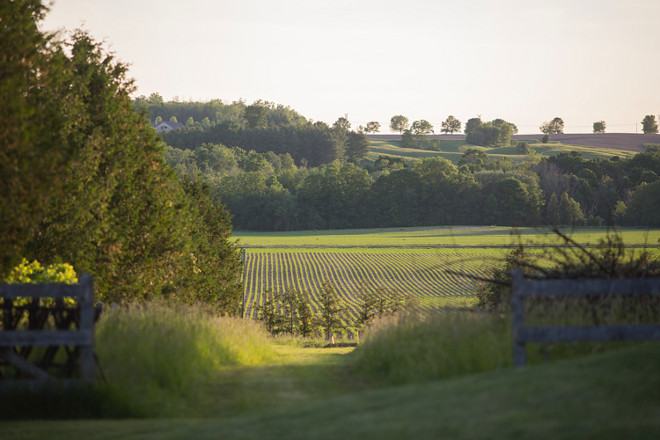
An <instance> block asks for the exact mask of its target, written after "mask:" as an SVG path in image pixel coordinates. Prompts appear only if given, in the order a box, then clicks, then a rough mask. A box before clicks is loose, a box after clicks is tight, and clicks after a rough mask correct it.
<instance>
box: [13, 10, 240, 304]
mask: <svg viewBox="0 0 660 440" xmlns="http://www.w3.org/2000/svg"><path fill="white" fill-rule="evenodd" d="M45 12H46V8H45V7H44V6H43V5H42V4H41V2H39V1H14V2H3V3H2V6H0V14H1V15H0V17H1V18H2V27H1V32H2V35H1V39H0V40H1V43H0V44H2V53H3V54H5V55H6V61H3V63H2V67H1V69H2V70H0V75H1V77H0V84H2V85H1V86H0V87H1V88H0V93H1V94H2V95H1V98H2V102H3V105H2V106H0V108H1V109H2V110H0V111H2V114H1V116H2V117H0V120H1V122H0V124H2V125H0V136H1V138H0V143H1V144H2V145H3V149H2V154H1V155H0V170H1V171H2V176H3V180H2V185H3V187H2V188H1V190H2V191H1V194H0V216H1V217H0V218H1V220H2V224H3V228H2V231H1V233H0V248H2V251H1V252H2V261H1V263H2V266H1V271H2V272H3V273H6V272H7V271H8V270H9V268H10V267H11V266H12V264H14V263H15V262H16V261H17V260H18V259H20V258H23V257H25V258H28V259H38V260H39V261H42V262H45V263H49V262H53V261H58V260H59V261H65V262H69V263H71V264H73V265H74V267H75V268H76V270H77V271H78V272H82V271H87V272H91V273H92V274H93V275H94V277H95V285H96V292H97V295H98V296H99V297H100V299H101V300H108V301H117V300H132V299H136V298H147V297H152V296H159V295H169V296H176V297H179V298H181V299H185V300H186V301H199V300H204V301H206V302H209V303H212V304H214V305H215V306H216V307H217V309H218V310H220V311H223V312H228V313H231V312H234V311H238V309H239V307H238V306H237V304H238V305H240V292H241V289H240V283H239V281H238V280H239V275H240V260H239V259H238V256H237V253H236V250H235V248H234V245H233V244H231V243H230V242H229V241H228V238H229V237H228V235H229V233H230V231H231V225H230V223H229V220H228V216H227V214H226V212H224V210H223V208H222V207H220V206H218V205H214V204H213V202H211V200H210V196H209V195H208V190H206V189H205V188H203V189H202V188H196V189H195V188H193V187H192V186H191V185H192V184H187V185H186V186H184V185H182V184H181V182H180V181H179V180H178V178H177V177H176V175H175V173H174V171H173V170H172V169H171V168H170V167H169V166H168V165H167V164H166V163H165V161H164V157H163V152H164V144H163V143H162V142H161V141H160V139H159V138H158V136H157V135H156V133H155V131H154V130H153V129H152V128H151V126H150V124H149V121H148V120H147V118H146V116H145V114H144V113H140V112H137V111H136V110H135V106H134V103H133V101H132V99H131V98H130V93H132V91H133V85H132V82H131V81H130V80H128V79H127V78H126V67H125V66H124V65H122V64H121V63H118V62H116V61H115V60H114V59H113V57H112V55H109V54H108V53H107V52H105V51H104V50H103V48H102V47H101V45H100V44H99V43H96V42H94V41H93V40H92V39H91V38H90V37H89V36H88V35H87V34H85V33H84V32H81V31H76V32H74V33H73V35H72V36H71V41H69V42H64V41H61V40H59V39H57V38H55V37H54V36H51V35H47V34H43V33H41V32H40V31H39V30H38V27H37V25H38V21H39V20H40V19H42V18H43V16H44V13H45ZM5 103H6V104H7V105H5ZM204 191H206V195H204ZM201 219H203V220H201Z"/></svg>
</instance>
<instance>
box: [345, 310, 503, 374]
mask: <svg viewBox="0 0 660 440" xmlns="http://www.w3.org/2000/svg"><path fill="white" fill-rule="evenodd" d="M511 341H512V340H511V327H510V323H509V320H508V319H505V318H503V317H502V316H499V315H494V314H486V313H473V312H437V313H432V314H429V315H426V316H424V317H419V316H400V317H389V318H384V319H380V320H378V321H376V322H374V324H373V325H372V326H371V327H369V328H368V330H367V332H366V335H365V340H364V342H363V343H362V344H360V345H359V346H358V347H357V349H356V350H355V352H354V355H353V356H354V359H353V367H352V368H353V369H354V370H355V372H356V373H357V374H359V375H361V376H363V377H364V378H365V380H367V381H375V382H377V383H383V382H384V383H389V384H402V383H409V382H421V381H425V380H434V379H440V378H444V377H450V376H457V375H461V374H469V373H476V372H482V371H491V370H496V369H499V368H503V367H507V366H510V365H511V364H512V357H511V353H512V342H511Z"/></svg>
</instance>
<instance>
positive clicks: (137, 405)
mask: <svg viewBox="0 0 660 440" xmlns="http://www.w3.org/2000/svg"><path fill="white" fill-rule="evenodd" d="M156 311H157V312H163V310H162V309H160V310H156ZM140 316H142V317H143V319H142V320H140V322H141V325H145V324H147V323H148V321H150V320H156V321H158V320H159V319H158V318H155V317H153V316H152V317H151V318H147V320H146V321H147V322H145V321H144V318H145V317H146V316H147V315H145V314H144V313H142V312H140ZM196 318H197V320H199V319H200V315H196ZM106 325H107V324H106ZM507 326H508V324H507V321H506V320H502V318H498V317H497V316H489V317H482V316H479V315H472V316H467V315H464V314H459V315H454V316H447V315H438V316H437V317H436V318H435V319H432V320H429V319H427V320H421V321H408V322H405V323H403V325H401V323H394V322H392V321H391V320H390V321H387V320H385V321H381V322H379V323H377V325H376V326H375V327H374V329H373V331H372V332H371V334H370V336H369V337H368V338H367V339H366V340H365V341H364V343H362V344H361V345H360V346H359V347H358V348H356V349H355V350H353V349H350V348H333V349H320V348H302V347H300V346H297V345H295V344H291V343H290V341H278V340H273V339H270V340H269V342H268V344H269V347H267V348H266V351H267V355H266V356H265V357H261V360H260V361H258V362H248V363H242V362H240V361H238V360H237V359H234V360H233V361H232V362H229V363H227V364H224V365H218V364H216V366H215V373H213V374H211V375H210V376H208V375H205V374H204V375H195V376H194V377H193V379H192V380H189V381H188V382H187V384H186V385H185V387H183V388H181V387H180V386H179V385H177V384H173V383H172V382H170V381H165V382H159V381H158V380H155V379H151V378H149V377H148V376H145V375H141V376H140V375H139V373H136V374H138V377H137V378H135V379H133V380H139V379H140V378H142V379H143V380H146V381H147V382H148V383H149V385H148V386H147V387H146V388H145V386H139V387H138V388H137V389H134V388H131V387H123V386H122V385H121V384H122V381H121V380H120V379H118V378H115V377H114V375H113V374H110V373H108V385H107V386H106V387H109V388H111V389H113V388H115V389H116V388H118V389H119V390H123V392H125V393H128V394H127V395H126V396H125V397H131V398H133V399H134V400H124V401H123V403H124V405H129V406H132V408H129V411H126V408H124V410H125V412H124V413H120V414H117V413H114V414H113V413H110V414H109V413H108V412H107V409H106V410H105V411H106V412H103V411H102V410H101V411H99V413H98V414H96V415H93V414H92V415H91V417H90V416H89V415H88V417H86V418H87V419H88V420H63V419H64V418H66V415H64V416H60V417H58V416H57V415H55V414H54V413H52V412H51V413H50V414H46V415H42V416H41V417H39V418H38V419H37V420H17V419H16V418H14V419H12V418H11V417H9V420H8V419H7V414H8V412H7V410H6V408H7V407H10V408H14V407H16V405H17V404H18V405H20V404H22V403H23V402H24V400H25V397H24V396H17V397H16V398H14V399H13V400H12V401H11V402H8V401H7V400H5V401H4V405H3V406H4V408H3V412H2V413H3V415H4V417H3V419H4V421H0V436H1V437H2V438H3V440H11V439H24V440H25V439H43V438H49V439H70V438H89V439H103V438H136V439H137V438H139V439H145V440H149V439H154V440H155V439H159V440H160V439H184V438H185V439H188V438H194V439H207V438H208V439H211V438H236V439H264V438H268V439H309V438H316V439H336V438H349V439H353V438H355V439H358V438H359V439H371V438H374V439H376V438H378V439H398V438H401V437H403V436H411V435H412V436H414V438H419V439H436V438H454V439H481V438H483V439H486V438H488V439H493V438H497V439H499V438H501V439H508V438H530V439H532V438H533V439H538V438H541V439H546V438H547V439H551V438H576V439H577V438H596V437H598V438H603V439H610V438H611V439H615V438H616V439H618V438H641V439H646V438H648V439H652V438H657V437H658V436H659V435H660V397H659V396H660V393H658V390H660V375H658V374H657V371H656V370H657V365H658V363H659V362H660V344H658V343H646V344H636V345H632V346H627V347H623V348H620V349H617V350H610V351H607V352H599V353H596V354H592V355H589V356H580V357H571V358H565V359H559V360H553V359H551V362H536V363H533V362H532V363H531V365H528V366H526V367H524V368H521V369H513V368H512V367H511V353H510V345H511V342H510V333H509V332H508V328H507ZM121 327H122V326H116V325H112V326H111V327H109V328H107V329H106V331H111V332H114V331H118V330H120V329H121ZM138 327H139V326H138ZM230 327H231V330H227V329H225V330H224V332H223V333H226V334H227V336H228V338H229V339H233V338H234V337H238V338H239V339H241V340H244V337H245V335H244V334H243V333H248V334H252V335H255V333H254V331H253V330H250V329H247V328H245V329H241V328H240V326H235V325H231V326H230ZM113 328H114V330H113ZM160 335H161V336H163V337H164V336H166V334H165V333H160ZM144 337H145V336H144V335H142V336H140V335H139V334H135V337H134V338H133V339H132V340H131V341H130V343H131V345H132V346H133V347H134V348H133V352H134V354H135V356H137V357H139V358H140V359H142V362H144V361H145V359H146V358H148V357H149V356H150V355H155V352H154V350H157V349H158V348H157V347H153V346H150V345H149V344H147V346H146V347H143V346H142V342H143V338H144ZM148 337H149V338H150V336H148ZM258 339H261V338H260V337H258ZM99 343H101V342H100V341H99ZM238 345H241V344H240V343H239V344H238ZM197 348H198V349H199V351H200V352H201V353H202V357H204V355H208V354H209V353H207V352H206V351H205V348H208V340H207V339H205V342H204V343H202V344H201V345H200V346H198V347H197ZM241 350H243V351H251V349H250V347H243V348H242V349H241ZM140 351H142V352H143V353H140V354H138V352H140ZM181 354H184V353H182V352H180V351H174V352H170V353H169V358H170V359H169V364H170V367H171V368H174V369H177V368H179V367H180V365H179V364H182V363H183V364H185V363H186V362H185V357H184V356H180V355H181ZM210 354H211V355H213V354H215V352H214V351H211V353H210ZM156 357H158V356H156ZM207 357H208V356H207ZM161 358H162V357H161ZM211 358H212V356H211ZM102 359H103V365H104V366H105V367H106V368H107V369H108V370H112V369H113V367H114V366H116V365H117V364H120V363H121V359H125V358H113V357H110V358H107V357H105V356H104V357H103V358H102ZM172 364H173V365H172ZM156 368H158V367H157V366H156ZM201 368H203V367H201ZM97 387H98V388H99V389H101V390H102V389H103V387H104V385H97ZM149 388H151V391H149V392H148V393H147V394H146V395H143V394H144V393H145V390H146V389H149ZM156 388H159V392H155V389H156ZM116 391H117V390H116ZM116 391H115V392H116ZM99 396H100V398H101V399H105V400H104V402H105V404H106V405H108V403H107V400H108V399H107V393H106V394H97V395H96V396H92V398H91V399H90V398H89V397H88V396H87V398H88V400H90V401H91V403H92V404H94V403H95V397H96V399H97V400H98V399H99ZM42 397H43V396H42ZM83 397H85V396H83ZM17 402H18V403H17ZM35 402H36V403H38V401H37V400H36V399H35V401H32V402H30V403H33V404H34V403H35ZM60 403H61V404H63V405H64V406H66V405H71V404H72V403H71V401H70V400H64V399H61V401H60ZM38 409H39V408H38V405H37V407H35V406H32V407H31V410H32V414H34V413H35V411H38ZM51 410H53V409H52V408H51ZM59 410H60V411H61V410H62V409H61V408H59ZM135 410H139V411H140V412H138V413H137V414H136V413H135V412H132V411H135ZM164 410H167V411H164ZM68 416H69V417H71V414H68ZM109 416H110V418H108V417H109ZM117 416H120V417H121V418H119V419H117V418H116V417H117ZM136 416H137V417H136ZM127 417H128V418H127ZM90 419H91V420H90Z"/></svg>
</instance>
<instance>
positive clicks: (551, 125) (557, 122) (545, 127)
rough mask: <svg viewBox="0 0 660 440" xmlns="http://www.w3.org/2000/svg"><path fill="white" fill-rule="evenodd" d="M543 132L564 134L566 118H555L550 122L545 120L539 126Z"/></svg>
mask: <svg viewBox="0 0 660 440" xmlns="http://www.w3.org/2000/svg"><path fill="white" fill-rule="evenodd" d="M539 130H541V133H543V134H564V120H563V119H562V118H560V117H556V118H554V119H553V120H552V121H550V122H544V123H543V124H541V126H540V127H539Z"/></svg>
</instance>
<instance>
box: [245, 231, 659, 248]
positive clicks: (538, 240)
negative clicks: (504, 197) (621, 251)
mask: <svg viewBox="0 0 660 440" xmlns="http://www.w3.org/2000/svg"><path fill="white" fill-rule="evenodd" d="M562 232H563V233H565V234H568V235H570V236H571V237H572V238H573V239H574V240H575V241H577V242H578V243H581V244H597V243H598V242H599V240H602V239H604V238H605V237H606V236H607V234H609V233H611V232H612V231H611V230H610V229H608V228H596V227H593V228H589V227H586V228H566V229H562ZM618 233H619V234H621V236H622V238H623V241H624V242H625V244H626V246H631V247H639V246H656V247H657V246H658V244H659V242H658V240H660V230H659V229H643V228H625V229H621V230H619V231H618ZM234 237H235V238H237V239H238V245H239V246H240V247H242V248H269V249H272V248H316V249H324V248H399V249H412V248H491V247H492V248H507V247H515V246H517V245H518V244H519V243H523V244H524V245H525V246H531V247H534V246H548V245H559V244H561V240H560V239H559V237H557V236H556V235H555V234H553V233H552V232H551V231H550V230H549V229H548V228H509V227H503V226H441V227H439V226H425V227H415V228H382V229H341V230H327V231H290V232H242V231H236V232H235V233H234Z"/></svg>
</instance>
